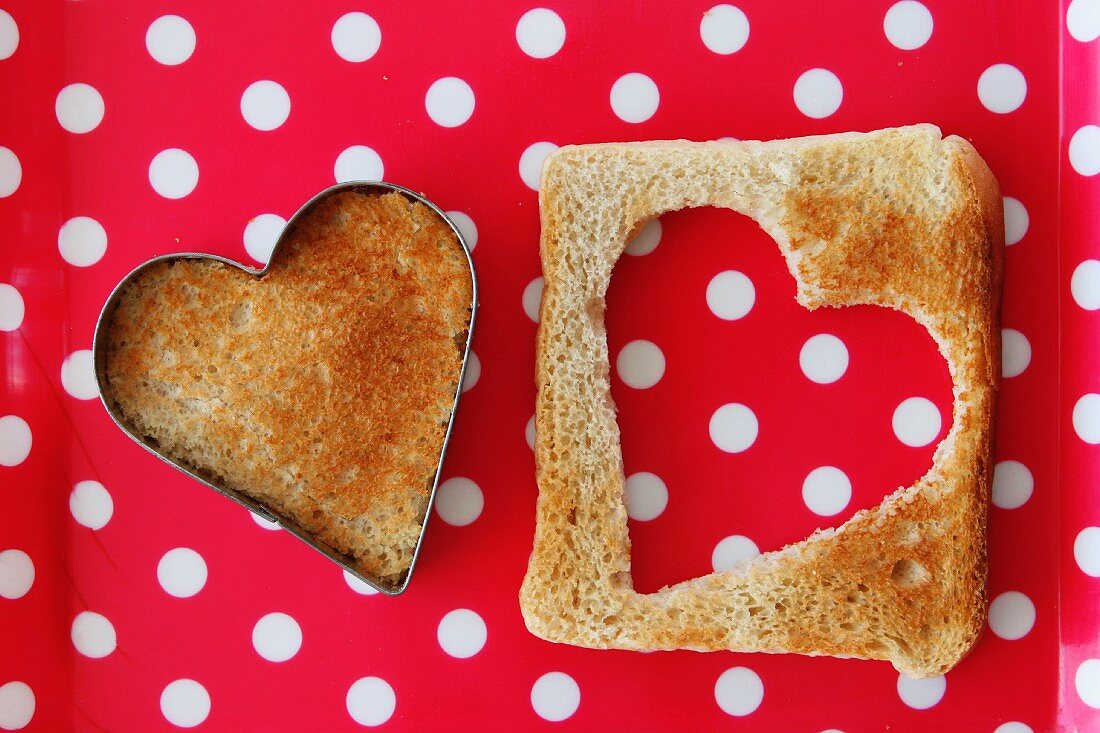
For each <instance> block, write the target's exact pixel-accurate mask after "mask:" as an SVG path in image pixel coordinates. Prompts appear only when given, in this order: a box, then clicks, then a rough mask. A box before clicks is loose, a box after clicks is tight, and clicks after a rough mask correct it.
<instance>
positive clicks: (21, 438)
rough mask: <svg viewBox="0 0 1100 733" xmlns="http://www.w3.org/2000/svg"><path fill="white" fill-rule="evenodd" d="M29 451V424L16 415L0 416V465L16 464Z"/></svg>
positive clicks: (24, 457) (25, 456)
mask: <svg viewBox="0 0 1100 733" xmlns="http://www.w3.org/2000/svg"><path fill="white" fill-rule="evenodd" d="M30 452H31V426H30V425H28V424H27V421H26V420H24V419H23V418H21V417H18V416H16V415H4V417H0V466H18V465H19V464H20V463H22V462H23V461H25V460H26V459H27V456H28V455H30Z"/></svg>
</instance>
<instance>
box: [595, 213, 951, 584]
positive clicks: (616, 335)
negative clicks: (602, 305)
mask: <svg viewBox="0 0 1100 733" xmlns="http://www.w3.org/2000/svg"><path fill="white" fill-rule="evenodd" d="M658 237H659V244H657V246H656V247H655V248H654V249H652V250H649V247H652V246H653V242H654V241H655V240H658ZM646 250H649V251H648V252H647V253H646V254H644V255H635V256H631V253H632V252H646ZM731 272H734V273H738V274H737V276H731V275H729V274H726V275H723V276H721V277H719V275H720V274H721V273H731ZM711 283H714V285H713V286H711ZM708 287H709V288H710V291H711V301H713V302H712V303H711V302H708ZM642 293H644V294H646V295H645V297H644V298H643V297H639V294H642ZM794 296H795V283H794V280H793V279H792V278H791V275H790V273H789V272H788V271H787V268H786V266H785V263H784V261H783V258H782V256H781V255H780V252H779V248H778V247H777V245H776V243H775V241H774V240H772V238H771V237H770V236H768V234H767V233H765V232H764V231H763V230H761V229H760V227H759V226H758V225H757V224H756V223H755V222H754V221H752V220H751V219H749V218H748V217H746V216H744V215H742V214H738V213H736V212H733V211H730V210H728V209H718V208H713V207H705V208H696V209H686V210H681V211H675V212H669V213H666V214H664V215H662V216H661V218H660V219H659V223H656V224H651V225H650V226H649V228H648V229H647V230H646V232H645V234H644V235H642V236H641V237H640V238H639V241H638V244H637V245H634V246H628V248H627V250H626V254H624V255H623V256H622V257H621V258H620V259H619V261H618V263H617V264H616V267H615V271H614V276H613V277H612V278H611V285H610V287H609V289H608V294H607V303H608V306H607V312H606V323H607V330H608V350H609V354H610V358H611V364H612V371H613V376H612V382H611V383H612V396H613V397H614V400H615V404H616V406H617V408H618V411H619V419H618V423H619V428H620V431H621V438H620V440H621V444H622V451H623V464H624V469H625V473H626V476H627V477H628V480H627V500H628V509H630V510H631V514H632V518H631V520H630V523H629V524H630V537H631V571H632V576H633V580H634V588H635V590H636V591H638V592H639V593H650V592H654V591H656V590H658V589H660V588H661V587H663V586H666V585H672V584H673V583H676V582H679V581H681V580H686V579H688V578H695V577H701V576H704V575H707V574H709V573H710V572H712V571H713V570H717V569H721V568H723V567H724V566H723V563H724V562H728V561H730V560H731V559H732V558H733V557H735V556H737V555H738V553H739V552H752V551H753V546H754V545H755V547H756V548H757V549H758V550H759V551H760V552H767V551H769V550H776V549H779V548H780V547H783V546H785V545H788V544H791V543H793V542H796V541H798V540H801V539H803V538H805V537H807V536H808V535H810V534H811V533H812V532H813V531H814V530H815V529H817V528H819V527H835V526H839V525H840V524H842V523H843V522H844V521H845V520H847V519H848V518H849V517H851V516H852V515H853V514H854V513H855V512H856V511H858V510H860V509H870V508H873V507H875V506H877V505H878V504H879V503H881V501H882V499H883V497H884V496H886V495H887V494H890V493H892V492H893V491H894V490H895V489H897V487H899V486H908V485H911V484H913V483H914V482H915V481H916V480H917V479H918V478H920V477H921V476H922V475H923V474H924V473H925V472H926V471H927V470H928V468H929V467H930V466H931V465H932V455H933V452H934V450H935V448H936V445H937V444H938V442H939V439H940V438H942V437H943V436H944V435H946V434H947V432H948V431H949V430H950V428H951V424H950V420H951V379H950V375H949V373H948V370H947V365H946V363H945V362H944V360H943V357H942V356H941V355H940V354H939V352H938V350H937V348H936V344H935V342H934V341H933V340H932V338H931V337H930V336H929V335H928V332H927V331H926V330H925V329H924V328H923V327H922V326H921V325H920V324H919V323H917V322H916V321H914V320H913V319H912V318H910V317H909V316H907V315H905V314H903V313H899V312H897V311H893V310H889V309H886V308H879V307H875V306H868V305H863V306H853V307H848V308H823V309H819V310H817V311H812V312H811V311H808V310H806V308H804V307H803V306H802V305H800V304H798V303H797V302H796V300H795V297H794ZM712 305H713V307H715V308H717V309H718V312H717V313H716V312H715V311H714V310H712ZM723 307H724V308H725V309H724V310H723ZM821 334H828V335H829V336H832V337H835V339H837V340H833V341H826V342H825V343H826V345H828V346H833V347H834V348H835V346H836V344H837V343H838V342H839V344H842V345H843V347H842V349H843V354H844V355H845V356H847V357H848V362H847V364H837V363H830V364H825V363H820V365H819V369H818V370H817V371H815V369H814V361H813V360H814V356H813V351H814V347H813V346H811V347H810V348H808V349H807V368H808V369H809V370H810V374H812V375H813V376H815V377H816V378H818V379H822V380H824V379H831V380H832V381H829V382H827V383H817V382H815V381H813V380H812V379H811V378H810V377H809V376H807V374H806V373H804V371H803V368H802V366H801V363H800V361H801V360H800V355H801V353H802V350H803V347H804V345H805V344H806V342H807V341H809V340H810V339H811V338H813V337H816V336H819V335H821ZM643 341H644V342H648V343H647V344H645V345H643V346H631V347H630V349H628V350H627V351H626V352H625V353H624V351H623V349H624V347H626V346H627V345H628V344H636V343H638V342H643ZM815 343H817V344H821V343H822V341H821V339H818V341H817V342H815ZM658 353H659V354H660V359H662V360H663V372H661V373H660V376H659V378H657V380H656V382H655V383H652V382H653V379H654V378H655V377H657V374H658V373H657V371H654V366H655V362H654V359H655V358H656V357H657V354H658ZM826 356H829V354H826ZM830 367H831V368H830ZM647 368H648V369H649V370H650V371H649V372H648V373H647V372H646V369H647ZM624 378H625V379H624ZM651 383H652V385H651V386H647V385H650V384H651ZM914 396H917V397H922V398H926V399H929V400H931V402H932V403H934V404H935V406H936V407H937V408H938V410H939V414H940V416H941V423H942V424H941V425H940V429H939V431H938V432H937V433H936V434H935V435H934V436H932V437H929V435H928V434H926V435H925V436H923V437H922V440H924V439H926V438H927V439H928V441H927V442H926V443H924V444H923V445H921V446H918V447H913V446H909V445H906V444H904V443H902V442H901V441H900V440H899V439H898V437H897V436H895V434H894V431H893V430H892V427H891V423H892V416H893V412H894V410H895V408H897V407H898V405H899V404H900V403H901V402H903V401H904V400H906V399H908V398H911V397H914ZM728 403H738V404H744V405H746V406H747V407H748V408H749V409H750V410H752V412H753V414H754V416H755V417H756V419H757V421H758V431H757V435H756V437H755V439H754V440H752V443H751V445H750V446H749V447H747V448H746V449H745V450H743V451H739V452H736V453H730V452H725V451H723V450H721V449H719V448H718V447H717V446H716V445H715V443H714V442H713V440H712V438H711V436H710V435H709V432H708V424H709V421H710V419H711V417H712V415H713V414H714V413H715V411H716V410H717V409H718V408H719V407H721V406H722V405H724V404H728ZM826 467H827V468H829V469H834V470H825V471H818V473H817V474H815V476H814V478H808V477H809V476H810V474H811V473H812V472H814V471H817V470H818V469H823V468H826ZM844 479H847V480H848V482H849V484H850V496H849V498H848V499H847V501H844V497H843V490H844V487H843V485H842V484H843V483H844ZM838 483H839V484H841V485H840V486H838V485H837V484H838ZM804 488H805V489H806V490H807V493H806V494H804ZM815 491H816V492H817V497H818V499H819V503H816V504H815V503H814V492H815ZM807 498H809V503H808V502H807ZM632 499H634V500H635V502H634V503H635V504H636V505H635V506H632V502H631V500H632ZM811 507H812V508H811ZM815 510H817V511H816V512H815ZM657 512H659V513H657ZM655 513H657V515H656V516H654V514H655ZM731 537H732V538H735V539H731V540H727V541H725V542H723V541H724V540H726V538H731ZM673 538H674V539H673ZM741 538H744V539H741ZM746 540H748V541H751V544H749V542H747V541H746ZM715 561H717V562H718V567H715V566H714V565H713V563H714V562H715Z"/></svg>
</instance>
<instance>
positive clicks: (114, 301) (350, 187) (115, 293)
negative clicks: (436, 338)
mask: <svg viewBox="0 0 1100 733" xmlns="http://www.w3.org/2000/svg"><path fill="white" fill-rule="evenodd" d="M344 191H356V192H361V193H371V194H383V193H388V192H391V191H395V192H397V193H399V194H401V195H402V196H404V197H405V198H407V199H409V200H410V201H414V202H418V203H421V204H424V205H425V206H427V207H428V208H429V209H431V210H432V211H433V212H434V213H435V214H436V215H437V216H438V217H440V218H441V219H442V220H443V221H445V222H446V223H447V225H448V226H450V228H451V231H452V232H454V235H455V237H457V239H458V242H459V244H460V245H461V246H462V251H463V253H464V254H465V255H466V263H467V265H468V267H469V271H470V283H471V289H472V294H473V298H472V301H471V303H470V321H469V326H468V328H467V331H466V346H465V349H464V350H463V353H462V369H461V371H460V373H459V378H458V386H457V387H456V389H455V396H454V404H453V405H452V406H451V416H450V419H449V420H448V421H447V430H446V433H445V434H444V437H443V445H442V447H441V449H440V452H439V461H438V462H437V463H436V469H435V476H434V477H433V479H432V488H431V491H430V493H429V494H428V504H427V506H426V507H425V510H424V519H423V521H422V522H421V525H420V534H419V535H418V537H417V540H416V547H415V549H414V550H413V556H412V560H411V561H410V563H409V568H408V570H407V571H406V572H405V576H404V579H403V580H402V581H401V583H400V584H399V585H397V586H388V585H384V584H381V583H379V582H378V581H377V580H375V579H372V578H369V577H366V576H364V575H362V574H361V573H360V572H359V571H358V570H356V568H355V565H354V559H353V558H351V557H349V556H347V555H344V554H343V553H340V552H337V551H336V550H334V549H333V548H332V547H330V546H328V545H327V544H325V543H324V542H322V541H320V540H319V539H318V538H317V537H316V536H315V535H314V534H312V533H311V532H309V531H307V530H305V529H304V528H302V527H300V526H299V525H298V524H297V523H295V522H294V521H293V520H291V519H290V518H289V517H284V516H281V515H277V514H275V513H274V512H272V511H271V510H270V509H268V508H267V507H266V506H264V505H263V504H261V503H260V502H258V501H256V500H255V499H253V498H251V497H250V496H247V495H245V494H243V493H241V492H239V491H236V490H235V489H232V488H229V487H226V486H219V485H217V484H215V483H213V482H212V481H210V480H209V479H208V478H207V477H205V476H202V475H201V474H199V473H197V472H196V471H195V469H194V468H193V467H191V466H188V465H186V464H184V463H182V462H180V461H177V460H175V459H174V458H172V457H171V456H168V455H165V454H163V453H161V452H160V451H159V450H158V449H157V447H156V445H155V442H154V441H152V440H151V439H150V438H148V437H147V436H144V435H142V434H141V433H140V432H138V431H137V430H135V429H134V427H133V425H132V424H130V423H129V422H128V421H127V420H126V417H125V416H124V415H123V414H122V412H121V411H120V410H119V408H118V405H117V404H115V402H114V400H113V399H111V392H110V385H109V384H108V383H107V377H106V364H107V346H106V343H107V339H106V333H107V331H108V330H109V328H110V324H111V320H112V316H113V315H114V311H115V309H116V307H117V305H118V301H119V298H120V296H121V294H122V292H123V290H124V289H125V287H126V286H127V285H128V284H129V283H130V282H132V281H133V280H134V278H136V277H137V276H138V275H140V274H141V273H142V272H144V271H145V270H146V269H147V268H149V267H151V266H153V265H156V264H159V263H162V262H169V261H175V260H186V259H205V260H214V261H217V262H222V263H224V264H226V265H229V266H231V267H235V268H237V269H239V270H242V271H244V272H246V273H248V274H250V275H255V276H256V277H260V278H262V277H263V276H264V275H265V274H266V273H267V271H268V270H269V269H270V267H271V264H270V263H272V262H274V261H275V258H276V257H277V256H278V253H279V250H280V249H281V248H282V246H283V243H284V242H285V241H286V240H287V239H289V235H290V233H291V232H293V231H294V229H295V227H296V225H297V223H298V222H299V220H300V219H302V217H304V216H306V215H307V214H308V213H309V212H310V211H311V210H312V209H313V207H314V206H315V205H317V204H318V203H319V202H320V201H323V200H325V199H326V198H328V197H329V196H332V195H334V194H337V193H342V192H344ZM476 316H477V275H476V273H475V272H474V263H473V259H472V258H471V257H470V247H469V245H467V243H466V239H465V238H464V237H463V236H462V232H461V231H460V230H459V228H458V226H456V225H455V223H454V222H453V221H451V219H450V218H448V217H447V215H446V214H444V213H443V211H442V210H441V209H440V208H439V207H438V206H436V205H435V204H433V203H432V202H431V201H429V200H428V199H426V198H424V197H423V196H421V195H420V194H418V193H416V192H415V191H411V190H409V189H407V188H404V187H403V186H398V185H395V184H392V183H383V182H376V181H353V182H349V183H341V184H338V185H336V186H332V187H331V188H327V189H325V190H324V191H322V192H321V193H319V194H317V195H316V196H314V197H313V198H311V199H310V200H309V201H307V202H306V203H305V204H304V205H303V206H302V207H301V208H300V209H298V211H297V212H295V214H294V216H292V217H290V220H289V221H288V222H287V224H286V227H284V228H283V231H282V233H281V234H280V235H279V239H278V240H277V241H276V243H275V247H274V248H273V249H272V251H271V257H270V259H269V260H268V264H267V265H265V266H264V267H263V268H260V269H257V268H254V267H248V266H247V265H242V264H241V263H239V262H236V261H234V260H231V259H228V258H226V257H219V256H217V255H209V254H203V253H199V252H181V253H176V254H168V255H162V256H160V257H154V258H153V259H151V260H148V261H147V262H144V263H142V264H141V265H138V266H137V267H136V268H135V269H134V270H132V271H131V272H130V273H129V274H128V275H127V276H126V277H124V278H123V279H122V281H121V282H119V284H118V285H116V286H115V288H114V290H112V291H111V294H110V296H108V298H107V302H106V303H105V304H104V306H103V310H102V311H100V314H99V320H98V321H97V322H96V327H95V337H94V339H93V342H92V353H93V358H94V363H95V380H96V386H97V387H98V389H99V394H100V399H101V400H102V402H103V406H104V407H105V408H106V409H107V414H108V415H110V416H111V419H112V420H114V422H115V424H116V425H118V426H119V427H120V428H121V429H122V431H123V432H124V433H126V434H127V435H128V436H130V438H131V439H133V440H134V441H135V442H136V443H138V445H140V446H142V447H143V448H145V449H146V450H147V451H149V452H150V453H152V454H153V455H155V456H156V457H157V458H159V459H161V460H162V461H164V462H165V463H168V464H170V465H172V466H174V467H175V468H177V469H178V470H180V471H182V472H183V473H185V474H187V475H188V476H190V477H191V478H193V479H195V480H196V481H198V482H199V483H201V484H204V485H206V486H208V487H210V488H211V489H213V490H214V491H217V492H218V493H219V494H222V495H223V496H227V497H229V498H230V499H232V500H233V501H235V502H237V503H238V504H241V505H242V506H244V507H246V508H248V509H249V510H250V511H252V512H254V513H255V514H257V515H259V516H260V517H262V518H263V519H265V520H267V521H269V522H277V523H278V524H279V525H280V526H281V527H283V528H284V529H286V530H287V531H288V532H290V533H291V534H293V535H294V536H295V537H297V538H299V539H300V540H302V541H303V542H305V543H306V544H308V545H309V546H310V547H312V548H314V549H315V550H317V551H318V552H320V553H321V554H322V555H324V556H325V557H327V558H329V559H330V560H332V561H333V562H335V563H337V564H338V565H340V566H341V567H343V568H344V569H345V570H347V571H348V572H349V573H351V574H352V575H354V576H355V577H356V578H359V579H360V580H362V581H363V582H364V583H366V584H367V585H369V586H371V587H372V588H374V589H375V590H378V591H379V592H381V593H384V594H386V595H389V596H395V595H399V594H400V593H403V592H404V591H405V589H406V588H408V585H409V580H410V578H412V573H413V570H414V569H415V568H416V561H417V558H419V556H420V549H421V547H422V546H423V544H424V532H425V530H426V528H427V526H428V517H429V516H431V513H432V505H433V504H434V503H435V493H436V489H437V488H438V486H439V477H440V474H441V473H442V471H443V459H444V457H445V456H446V455H447V445H448V444H449V443H450V441H451V430H452V428H453V427H454V420H455V414H456V413H457V412H458V401H459V398H460V397H461V395H462V381H463V379H464V378H465V376H466V365H467V363H468V362H469V357H470V341H471V339H472V338H473V331H474V320H475V318H476Z"/></svg>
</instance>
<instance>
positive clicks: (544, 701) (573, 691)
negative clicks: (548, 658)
mask: <svg viewBox="0 0 1100 733" xmlns="http://www.w3.org/2000/svg"><path fill="white" fill-rule="evenodd" d="M580 704H581V688H579V687H577V683H576V682H575V681H574V680H573V678H572V677H570V676H569V675H567V674H566V673H565V672H547V673H546V674H544V675H543V676H542V677H539V678H538V679H537V680H535V684H534V685H532V687H531V707H532V708H534V709H535V713H536V714H537V715H538V716H539V717H540V718H542V719H543V720H549V721H550V722H552V723H556V722H559V721H562V720H565V719H566V718H569V717H570V716H572V715H573V713H575V712H577V708H578V707H580Z"/></svg>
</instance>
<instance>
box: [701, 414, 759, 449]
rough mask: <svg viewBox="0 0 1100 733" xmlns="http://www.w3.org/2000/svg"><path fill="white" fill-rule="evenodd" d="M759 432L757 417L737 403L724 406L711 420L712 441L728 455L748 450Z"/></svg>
mask: <svg viewBox="0 0 1100 733" xmlns="http://www.w3.org/2000/svg"><path fill="white" fill-rule="evenodd" d="M759 432H760V423H758V422H757V420H756V415H755V414H754V413H753V411H752V410H750V409H749V408H748V407H746V406H745V405H742V404H739V403H737V402H731V403H729V404H728V405H722V406H721V407H719V408H718V409H717V410H715V411H714V414H713V415H712V416H711V418H710V439H711V440H712V441H713V442H714V444H715V445H716V446H718V448H719V449H720V450H723V451H725V452H726V453H741V452H742V451H745V450H748V449H749V447H750V446H751V445H752V444H753V443H755V442H756V436H757V434H759Z"/></svg>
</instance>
